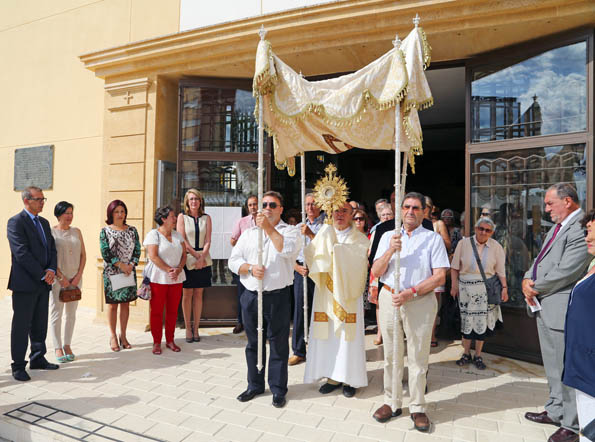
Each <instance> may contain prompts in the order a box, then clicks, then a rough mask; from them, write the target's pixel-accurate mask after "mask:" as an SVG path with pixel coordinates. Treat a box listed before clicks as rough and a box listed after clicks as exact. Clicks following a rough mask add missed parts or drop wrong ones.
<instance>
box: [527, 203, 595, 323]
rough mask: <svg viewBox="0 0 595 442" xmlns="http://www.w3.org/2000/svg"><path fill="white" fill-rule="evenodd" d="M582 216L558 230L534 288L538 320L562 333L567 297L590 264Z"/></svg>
mask: <svg viewBox="0 0 595 442" xmlns="http://www.w3.org/2000/svg"><path fill="white" fill-rule="evenodd" d="M583 216H584V213H583V211H582V210H581V212H580V213H579V214H577V215H575V216H574V218H572V219H571V220H570V221H569V222H568V224H566V225H565V226H564V227H563V228H562V229H560V231H559V232H558V235H556V238H555V239H554V242H553V243H552V244H551V246H550V248H549V249H548V250H546V252H545V255H544V256H543V258H542V259H541V261H540V262H539V264H538V265H537V280H536V281H535V286H534V289H535V290H537V291H538V292H539V295H538V299H539V302H540V303H541V312H540V315H541V318H542V319H543V322H544V323H545V325H546V326H548V327H549V328H552V329H555V330H564V322H565V318H566V309H567V306H568V298H569V296H570V292H571V290H572V287H573V286H574V284H575V283H576V282H577V281H578V280H579V279H580V278H582V277H583V276H584V275H585V273H586V271H587V266H588V265H589V261H590V256H589V253H588V251H587V245H586V244H585V236H584V234H583V229H582V227H581V225H580V221H581V219H582V218H583ZM554 229H555V226H552V228H551V229H550V231H549V232H548V234H547V236H546V238H545V240H544V246H545V244H547V243H548V242H549V240H550V238H551V237H552V235H553V234H554ZM533 266H535V260H533V263H532V264H531V267H529V270H527V273H525V279H532V277H533Z"/></svg>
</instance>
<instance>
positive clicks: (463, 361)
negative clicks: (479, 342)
mask: <svg viewBox="0 0 595 442" xmlns="http://www.w3.org/2000/svg"><path fill="white" fill-rule="evenodd" d="M471 361H472V359H471V355H470V354H465V353H463V356H461V359H459V360H458V361H457V362H456V364H457V365H458V366H459V367H463V366H465V365H467V364H469V363H470V362H471Z"/></svg>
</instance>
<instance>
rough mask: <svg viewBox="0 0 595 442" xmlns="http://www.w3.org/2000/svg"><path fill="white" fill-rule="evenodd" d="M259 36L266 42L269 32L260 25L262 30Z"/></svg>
mask: <svg viewBox="0 0 595 442" xmlns="http://www.w3.org/2000/svg"><path fill="white" fill-rule="evenodd" d="M258 35H260V39H261V40H264V38H265V37H266V36H267V30H266V29H265V28H264V25H260V30H259V31H258Z"/></svg>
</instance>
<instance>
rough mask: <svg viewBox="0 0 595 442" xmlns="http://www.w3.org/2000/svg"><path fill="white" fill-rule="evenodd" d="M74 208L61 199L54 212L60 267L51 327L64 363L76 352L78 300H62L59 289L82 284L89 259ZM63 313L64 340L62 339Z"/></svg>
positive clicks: (51, 312)
mask: <svg viewBox="0 0 595 442" xmlns="http://www.w3.org/2000/svg"><path fill="white" fill-rule="evenodd" d="M73 210H74V206H73V205H72V204H70V203H69V202H67V201H60V202H59V203H58V204H56V207H55V208H54V216H55V217H56V218H57V219H58V224H57V225H55V226H54V227H52V236H53V237H54V240H55V241H56V251H57V252H58V268H57V269H56V280H55V282H54V285H53V286H52V296H51V297H50V324H51V326H50V330H51V334H52V340H53V341H54V349H55V350H54V351H55V353H56V360H57V361H58V362H59V363H61V364H62V363H64V362H71V361H74V353H72V349H71V348H70V344H71V342H72V334H73V332H74V322H75V320H76V308H77V307H78V303H79V302H78V301H70V302H62V301H60V290H61V289H63V288H64V289H65V288H68V287H71V286H74V287H78V288H81V285H82V277H83V270H84V269H85V263H86V262H87V255H86V253H85V243H84V242H83V236H82V235H81V231H80V230H79V229H77V228H76V227H72V226H71V224H72V217H73V215H72V211H73ZM63 315H64V340H62V316H63Z"/></svg>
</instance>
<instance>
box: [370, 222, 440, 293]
mask: <svg viewBox="0 0 595 442" xmlns="http://www.w3.org/2000/svg"><path fill="white" fill-rule="evenodd" d="M394 234H395V231H394V230H389V231H388V232H385V233H384V235H382V238H380V242H379V244H378V249H377V250H376V256H374V260H377V259H378V258H380V257H381V256H382V255H384V254H385V253H386V251H387V250H388V248H389V245H390V239H391V238H392V237H393V235H394ZM449 267H450V264H449V262H448V254H447V253H446V247H445V246H444V241H443V240H442V237H441V236H440V235H439V234H438V233H436V232H432V231H430V230H428V229H424V228H423V227H422V226H421V225H420V226H419V227H418V228H417V229H415V230H414V231H413V232H411V236H409V235H408V234H407V233H406V232H405V229H403V228H401V278H400V285H399V289H400V290H404V289H408V288H411V287H413V286H414V285H416V284H419V283H420V282H422V281H424V280H425V279H428V278H429V277H430V276H432V269H438V268H447V269H448V268H449ZM380 281H381V282H382V283H383V284H386V285H388V286H389V287H393V288H394V286H395V257H394V255H393V256H392V257H391V259H390V261H389V263H388V268H387V269H386V272H384V275H382V276H381V277H380Z"/></svg>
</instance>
